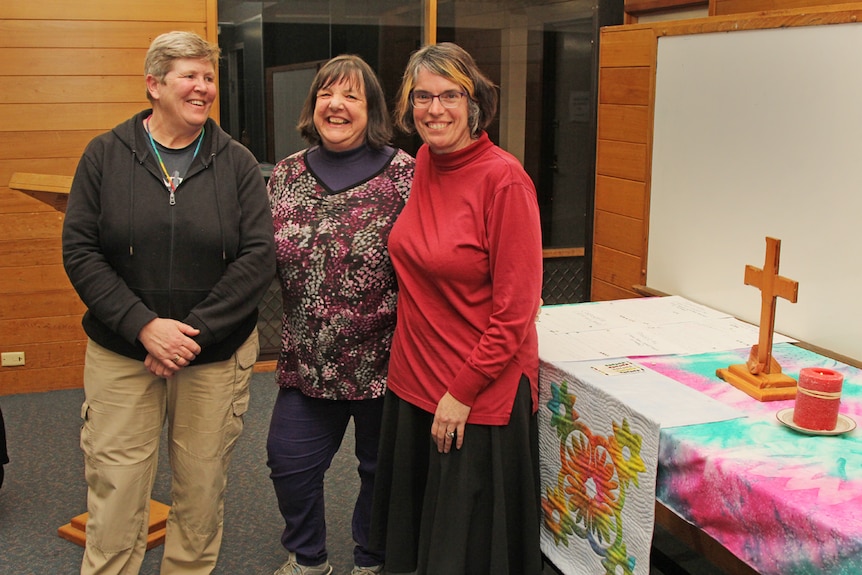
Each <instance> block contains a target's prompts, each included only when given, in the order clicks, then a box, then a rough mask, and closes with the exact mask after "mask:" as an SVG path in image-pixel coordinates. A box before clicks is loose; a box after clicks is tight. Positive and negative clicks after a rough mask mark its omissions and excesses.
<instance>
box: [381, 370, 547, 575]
mask: <svg viewBox="0 0 862 575" xmlns="http://www.w3.org/2000/svg"><path fill="white" fill-rule="evenodd" d="M383 411H384V413H383V426H382V429H381V437H380V450H379V455H378V463H377V474H376V478H375V482H374V483H375V485H374V486H375V490H374V510H373V514H372V520H371V546H372V547H373V548H376V549H380V550H383V549H385V552H386V571H387V573H393V574H394V573H412V572H414V571H415V572H416V573H417V575H491V574H493V575H540V574H541V572H542V554H541V550H540V547H539V528H540V525H541V505H540V490H539V489H540V488H539V445H538V421H537V417H536V414H534V413H531V412H532V400H531V398H530V383H529V380H528V379H527V378H526V377H522V378H521V383H520V386H519V389H518V393H517V395H516V397H515V403H514V406H513V409H512V417H511V419H510V421H509V423H508V425H504V426H492V425H472V424H470V425H467V427H466V429H465V433H464V444H463V446H462V447H461V449H460V450H456V449H452V451H450V452H449V453H438V452H437V447H436V445H435V443H434V442H433V441H432V440H431V423H432V422H433V420H434V416H433V415H432V414H430V413H428V412H426V411H424V410H422V409H419V408H418V407H415V406H413V405H411V404H409V403H407V402H406V401H402V400H401V399H399V398H398V397H397V396H396V395H395V394H394V393H392V392H391V391H387V392H386V399H385V402H384V407H383Z"/></svg>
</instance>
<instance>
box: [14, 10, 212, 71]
mask: <svg viewBox="0 0 862 575" xmlns="http://www.w3.org/2000/svg"><path fill="white" fill-rule="evenodd" d="M0 12H2V9H0ZM60 16H61V15H59V14H57V15H55V16H54V17H60ZM180 27H181V28H182V29H183V30H188V31H190V32H197V33H198V34H200V35H201V36H205V35H206V26H205V25H204V24H203V23H201V22H188V23H184V24H183V25H182V26H180ZM162 32H165V24H164V23H163V22H116V21H102V22H98V21H93V20H89V21H88V20H0V47H2V48H8V47H16V48H26V47H28V46H30V47H36V48H38V47H45V46H52V47H54V48H147V47H148V46H149V45H150V43H151V42H152V41H153V38H155V37H156V36H158V35H159V34H161V33H162ZM140 68H141V71H143V61H142V62H141V66H140ZM139 79H140V78H139Z"/></svg>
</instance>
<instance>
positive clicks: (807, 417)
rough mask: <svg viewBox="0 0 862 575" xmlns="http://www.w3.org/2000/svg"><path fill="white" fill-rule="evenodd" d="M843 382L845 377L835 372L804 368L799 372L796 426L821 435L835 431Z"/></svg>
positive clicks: (795, 412) (825, 369)
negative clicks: (823, 432) (821, 433)
mask: <svg viewBox="0 0 862 575" xmlns="http://www.w3.org/2000/svg"><path fill="white" fill-rule="evenodd" d="M843 382H844V376H843V375H841V374H840V373H838V372H837V371H834V370H832V369H827V368H821V367H804V368H802V369H801V370H799V382H798V383H797V384H796V407H795V408H794V409H793V423H795V424H796V425H798V426H799V427H804V428H805V429H816V430H818V431H829V430H832V429H835V426H836V425H837V424H838V407H839V406H840V404H841V384H842V383H843Z"/></svg>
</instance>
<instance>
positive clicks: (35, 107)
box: [0, 102, 147, 132]
mask: <svg viewBox="0 0 862 575" xmlns="http://www.w3.org/2000/svg"><path fill="white" fill-rule="evenodd" d="M146 107H147V106H145V105H144V104H142V103H128V102H120V103H114V102H100V103H99V105H98V106H94V105H93V104H85V103H80V104H0V132H26V131H28V130H33V131H49V130H51V129H52V128H53V129H55V130H63V131H67V130H85V129H88V128H95V129H96V130H101V131H103V132H105V131H107V130H110V129H111V128H113V127H114V126H116V125H117V124H118V123H120V122H121V121H122V120H124V119H127V118H130V117H131V116H132V115H134V114H136V113H138V112H140V111H141V110H142V109H144V108H146Z"/></svg>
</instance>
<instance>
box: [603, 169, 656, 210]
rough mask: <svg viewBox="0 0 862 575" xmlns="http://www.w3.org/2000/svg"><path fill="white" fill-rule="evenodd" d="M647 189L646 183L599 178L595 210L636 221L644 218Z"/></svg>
mask: <svg viewBox="0 0 862 575" xmlns="http://www.w3.org/2000/svg"><path fill="white" fill-rule="evenodd" d="M645 187H646V184H645V183H644V182H635V181H633V180H624V179H622V178H612V177H610V176H597V177H596V201H595V209H596V210H599V211H603V212H608V213H615V214H620V215H622V216H628V217H630V218H634V219H638V218H643V216H644V202H645V200H646V192H645Z"/></svg>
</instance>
